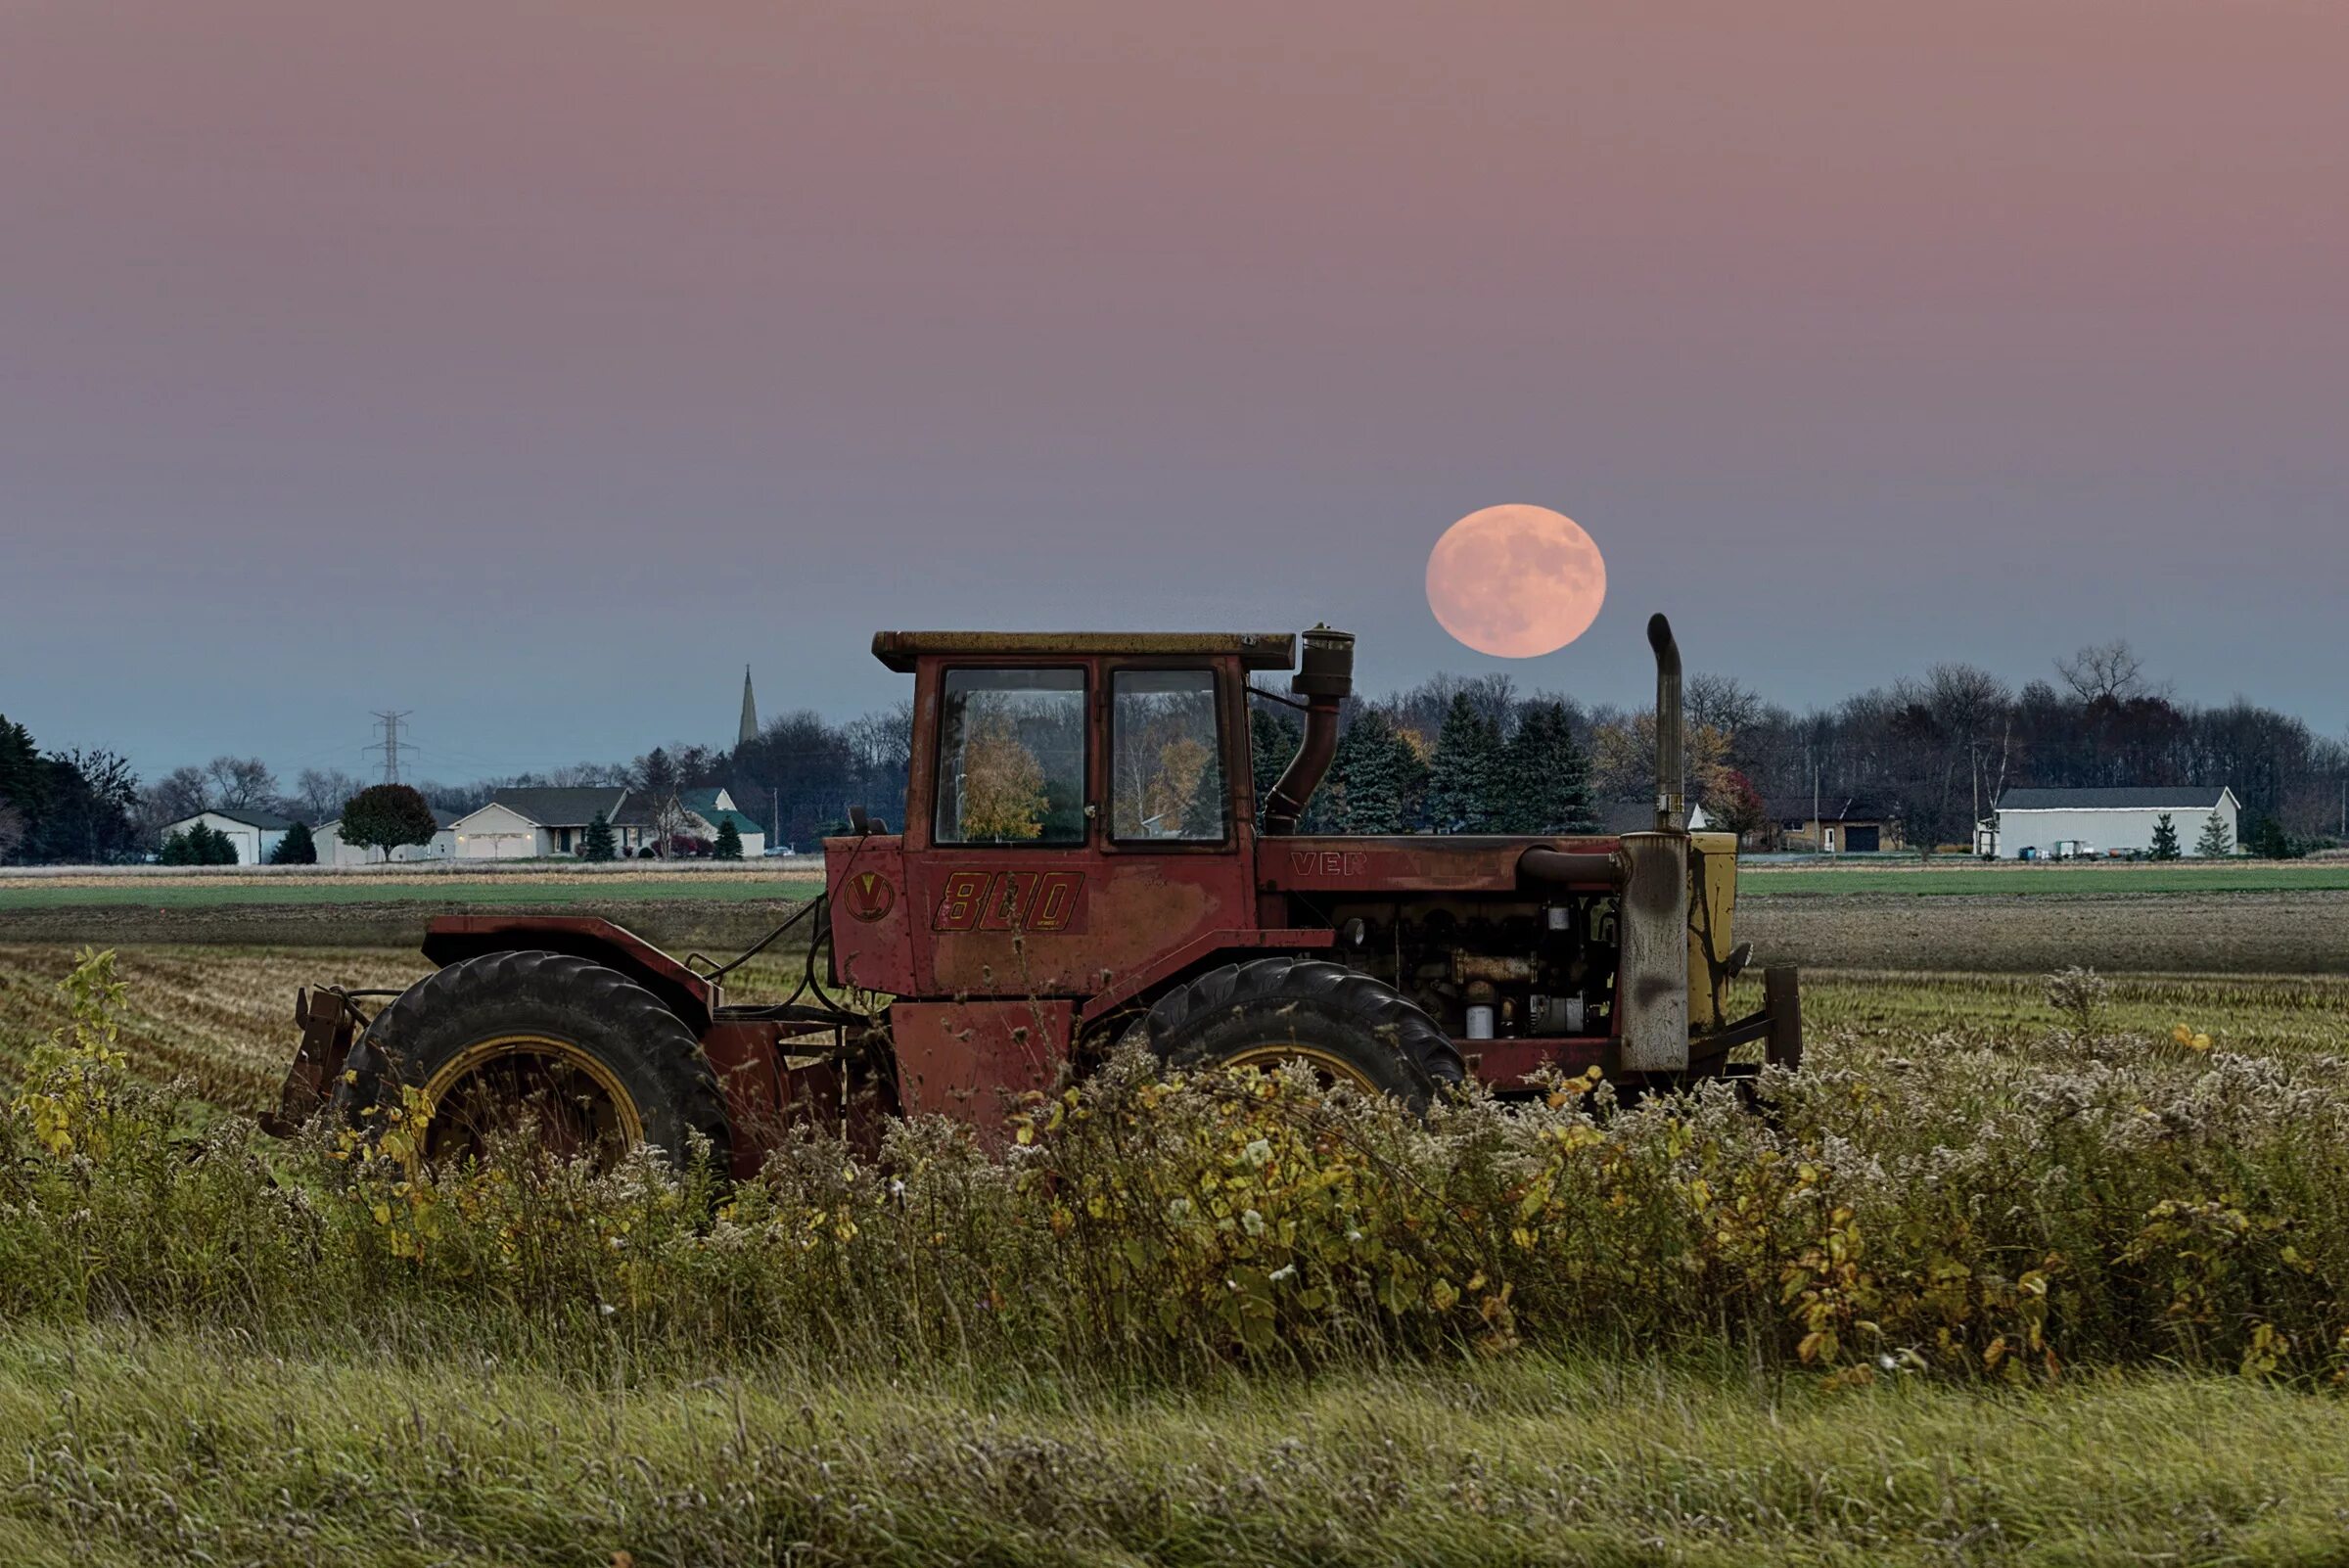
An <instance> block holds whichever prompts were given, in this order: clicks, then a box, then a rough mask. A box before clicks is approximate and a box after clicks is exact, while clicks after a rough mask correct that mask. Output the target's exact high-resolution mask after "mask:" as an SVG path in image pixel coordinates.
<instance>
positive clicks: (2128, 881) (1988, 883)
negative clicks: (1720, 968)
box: [1739, 861, 2349, 899]
mask: <svg viewBox="0 0 2349 1568" xmlns="http://www.w3.org/2000/svg"><path fill="white" fill-rule="evenodd" d="M1739 883H1740V887H1741V889H1742V891H1743V892H1744V893H1746V894H1748V895H1754V896H1768V897H1772V898H1781V897H1796V898H1814V897H1834V896H1838V895H1849V894H1861V893H1889V894H1900V895H1904V896H1931V895H1935V894H2050V893H2052V894H2063V895H2065V896H2067V897H2070V898H2075V899H2077V898H2098V897H2103V898H2116V899H2142V898H2149V897H2153V896H2155V895H2160V894H2172V893H2337V892H2341V891H2344V890H2349V864H2331V863H2328V864H2325V865H2279V864H2274V863H2261V864H2258V865H2226V866H2211V867H2208V868H2201V867H2194V866H2184V865H2144V864H2139V865H2049V866H2035V865H2015V866H1985V865H1981V864H1978V863H1974V862H1970V861H1954V862H1948V863H1944V864H1936V865H1923V864H1917V863H1915V862H1911V863H1909V864H1907V865H1854V866H1834V867H1826V868H1815V867H1812V866H1790V867H1786V868H1784V869H1780V868H1778V867H1776V866H1768V865H1748V866H1745V867H1742V868H1741V870H1740V873H1739Z"/></svg>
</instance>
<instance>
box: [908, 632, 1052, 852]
mask: <svg viewBox="0 0 2349 1568" xmlns="http://www.w3.org/2000/svg"><path fill="white" fill-rule="evenodd" d="M936 838H937V841H938V842H939V843H940V844H1082V843H1083V842H1084V671H1083V670H1082V669H949V670H947V671H946V672H945V684H944V708H943V709H942V711H941V713H940V715H939V726H938V826H937V832H936Z"/></svg>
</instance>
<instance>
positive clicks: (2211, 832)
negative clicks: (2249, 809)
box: [2194, 811, 2234, 859]
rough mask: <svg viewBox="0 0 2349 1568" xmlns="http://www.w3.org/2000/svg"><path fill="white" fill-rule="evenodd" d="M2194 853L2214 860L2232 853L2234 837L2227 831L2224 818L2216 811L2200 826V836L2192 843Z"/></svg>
mask: <svg viewBox="0 0 2349 1568" xmlns="http://www.w3.org/2000/svg"><path fill="white" fill-rule="evenodd" d="M2194 853H2196V854H2203V855H2209V856H2211V857H2212V858H2214V859H2215V858H2217V857H2218V856H2220V855H2225V854H2233V853H2234V834H2232V833H2230V832H2228V831H2227V819H2226V818H2225V817H2223V816H2221V815H2219V813H2218V812H2216V811H2213V812H2211V813H2210V818H2209V820H2207V821H2205V822H2204V823H2203V824H2202V836H2201V837H2200V838H2198V839H2196V840H2195V841H2194Z"/></svg>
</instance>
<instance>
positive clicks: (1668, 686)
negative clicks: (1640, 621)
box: [1647, 614, 1688, 833]
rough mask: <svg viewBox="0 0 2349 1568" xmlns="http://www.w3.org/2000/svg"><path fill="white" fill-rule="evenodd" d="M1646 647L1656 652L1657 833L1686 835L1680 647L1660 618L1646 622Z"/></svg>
mask: <svg viewBox="0 0 2349 1568" xmlns="http://www.w3.org/2000/svg"><path fill="white" fill-rule="evenodd" d="M1647 645H1648V646H1649V647H1650V648H1653V649H1654V650H1655V651H1656V831H1657V832H1658V833H1683V832H1686V831H1687V828H1688V795H1687V789H1688V785H1687V772H1686V770H1685V768H1684V766H1683V764H1682V762H1681V645H1680V644H1679V643H1678V642H1675V641H1674V640H1673V636H1672V623H1671V622H1669V621H1667V620H1665V619H1664V617H1663V616H1662V615H1660V614H1659V615H1652V616H1649V617H1648V618H1647Z"/></svg>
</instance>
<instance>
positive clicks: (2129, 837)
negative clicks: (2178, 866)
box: [1982, 784, 2241, 859]
mask: <svg viewBox="0 0 2349 1568" xmlns="http://www.w3.org/2000/svg"><path fill="white" fill-rule="evenodd" d="M2240 809H2241V806H2240V803H2238V802H2237V801H2236V800H2235V798H2234V791H2233V790H2231V789H2229V788H2228V787H2227V786H2226V785H2224V784H2221V785H2217V786H2210V785H2195V784H2167V785H2157V786H2152V787H2149V788H2142V789H2088V790H2008V791H2007V792H2006V793H2005V794H2004V795H2002V796H2000V797H1999V807H1998V811H1997V813H1996V814H1995V815H1994V816H1993V817H1992V818H1991V828H1990V831H1989V833H1988V835H1987V842H1986V843H1984V844H1983V846H1982V848H1983V849H1984V851H1985V853H1989V854H1992V855H1997V856H2001V857H2004V858H2007V859H2024V858H2028V859H2066V858H2073V857H2078V856H2083V855H2110V854H2129V853H2140V854H2142V853H2147V852H2149V851H2150V850H2151V849H2152V848H2153V830H2154V828H2155V826H2156V825H2157V824H2159V822H2160V821H2161V819H2162V818H2163V817H2164V816H2167V817H2168V818H2169V819H2170V826H2171V827H2172V828H2173V829H2175V830H2176V832H2177V834H2178V849H2179V853H2182V854H2185V855H2188V856H2198V855H2200V854H2201V853H2202V851H2201V838H2202V830H2203V828H2204V827H2205V825H2207V824H2208V822H2209V821H2210V818H2211V817H2212V815H2213V814H2216V815H2217V817H2218V819H2219V821H2220V823H2221V824H2222V825H2224V826H2225V827H2226V829H2227V842H2228V843H2229V844H2231V845H2232V844H2234V843H2235V842H2237V836H2236V832H2235V819H2236V814H2237V812H2238V811H2239V810H2240Z"/></svg>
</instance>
